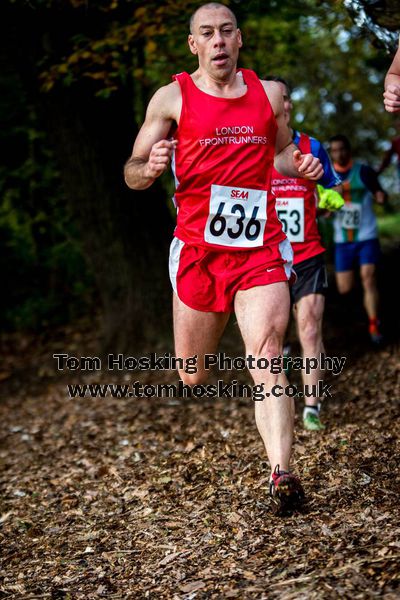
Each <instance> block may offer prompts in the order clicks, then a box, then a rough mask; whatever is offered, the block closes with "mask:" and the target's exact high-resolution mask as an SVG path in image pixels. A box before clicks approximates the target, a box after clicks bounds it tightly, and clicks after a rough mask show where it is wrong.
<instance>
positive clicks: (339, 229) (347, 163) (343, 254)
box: [330, 135, 386, 345]
mask: <svg viewBox="0 0 400 600" xmlns="http://www.w3.org/2000/svg"><path fill="white" fill-rule="evenodd" d="M330 154H331V158H332V160H333V166H334V169H335V171H336V173H337V174H338V176H339V177H340V179H341V181H342V182H343V196H344V199H345V205H344V207H343V208H342V209H341V210H340V211H339V212H338V213H336V215H335V218H334V242H335V270H336V283H337V287H338V290H339V293H340V294H348V293H349V292H350V291H351V289H352V288H353V285H354V269H355V267H356V265H359V267H360V276H361V282H362V286H363V290H364V307H365V310H366V312H367V314H368V318H369V335H370V338H371V341H372V343H373V344H375V345H379V344H381V342H382V335H381V332H380V329H379V320H378V303H379V294H378V287H377V282H376V268H377V264H378V261H379V256H380V248H379V240H378V226H377V221H376V216H375V214H374V210H373V199H374V197H375V200H376V202H378V204H383V203H384V202H385V200H386V193H385V192H384V190H383V189H382V187H381V185H380V183H379V180H378V177H377V174H376V173H375V171H374V170H373V169H371V168H370V167H368V166H367V165H363V164H361V163H358V162H353V161H352V158H351V146H350V142H349V140H348V139H347V137H346V136H344V135H335V136H333V137H331V138H330Z"/></svg>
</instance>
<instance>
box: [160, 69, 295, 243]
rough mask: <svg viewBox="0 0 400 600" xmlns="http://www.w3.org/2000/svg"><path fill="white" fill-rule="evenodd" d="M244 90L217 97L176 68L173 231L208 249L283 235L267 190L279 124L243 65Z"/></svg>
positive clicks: (272, 240)
mask: <svg viewBox="0 0 400 600" xmlns="http://www.w3.org/2000/svg"><path fill="white" fill-rule="evenodd" d="M240 72H241V73H242V76H243V79H244V82H245V84H246V85H247V91H246V93H245V94H244V95H243V96H240V97H239V98H220V97H216V96H212V95H210V94H207V93H205V92H203V91H201V90H200V89H199V88H198V87H197V86H196V85H195V83H194V81H193V80H192V78H191V76H190V75H189V74H188V73H180V74H179V75H174V77H173V78H174V79H175V80H176V81H177V82H178V83H179V85H180V88H181V92H182V111H181V115H180V119H179V124H178V128H177V130H176V132H175V136H174V137H175V139H177V140H178V142H179V143H178V145H177V148H176V150H175V153H174V156H173V160H172V168H173V171H174V175H175V181H176V193H175V197H174V200H175V204H176V207H177V209H178V216H177V227H176V230H175V236H176V237H177V238H179V239H180V240H182V241H183V242H185V243H187V244H190V245H195V246H202V247H205V248H212V249H214V250H221V251H230V250H232V251H233V250H251V249H252V248H259V247H262V246H267V245H270V244H279V242H281V241H282V240H283V239H285V234H284V233H283V231H282V224H281V223H280V221H279V219H278V218H277V215H276V210H275V200H274V197H273V195H272V194H271V192H270V182H271V173H272V167H273V160H274V154H275V139H276V132H277V124H276V120H275V116H274V113H273V110H272V107H271V105H270V102H269V100H268V98H267V95H266V93H265V90H264V88H263V86H262V84H261V82H260V80H259V79H258V77H257V75H256V74H255V73H254V72H253V71H250V70H248V69H241V70H240Z"/></svg>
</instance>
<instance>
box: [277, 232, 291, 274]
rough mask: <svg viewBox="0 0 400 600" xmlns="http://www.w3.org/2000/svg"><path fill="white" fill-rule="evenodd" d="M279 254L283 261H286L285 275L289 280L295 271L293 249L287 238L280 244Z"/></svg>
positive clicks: (284, 265) (284, 264)
mask: <svg viewBox="0 0 400 600" xmlns="http://www.w3.org/2000/svg"><path fill="white" fill-rule="evenodd" d="M279 252H280V254H281V257H282V260H283V261H284V263H283V267H284V269H285V274H286V277H287V278H288V280H289V279H290V276H291V274H292V272H294V271H293V248H292V246H291V244H290V242H289V240H288V239H287V238H285V239H284V240H282V241H281V242H280V244H279Z"/></svg>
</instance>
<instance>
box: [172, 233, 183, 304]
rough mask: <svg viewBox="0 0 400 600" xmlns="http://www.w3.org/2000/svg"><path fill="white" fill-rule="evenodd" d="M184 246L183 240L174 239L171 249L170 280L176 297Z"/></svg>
mask: <svg viewBox="0 0 400 600" xmlns="http://www.w3.org/2000/svg"><path fill="white" fill-rule="evenodd" d="M184 245H185V242H182V240H179V239H178V238H177V237H174V238H173V240H172V242H171V245H170V247H169V278H170V281H171V285H172V289H173V290H174V292H175V294H176V295H178V292H177V285H176V278H177V275H178V269H179V259H180V256H181V252H182V248H183V246H184Z"/></svg>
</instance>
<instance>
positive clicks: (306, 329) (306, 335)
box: [299, 317, 322, 348]
mask: <svg viewBox="0 0 400 600" xmlns="http://www.w3.org/2000/svg"><path fill="white" fill-rule="evenodd" d="M299 335H300V342H301V345H302V346H303V347H304V348H308V347H314V346H317V345H318V344H319V343H320V342H321V341H322V340H321V329H320V327H319V324H318V321H317V320H316V319H314V318H312V317H310V318H309V319H307V320H306V321H304V322H303V323H302V324H301V326H300V327H299Z"/></svg>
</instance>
